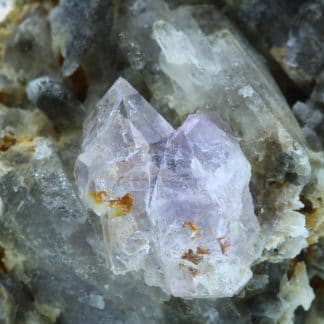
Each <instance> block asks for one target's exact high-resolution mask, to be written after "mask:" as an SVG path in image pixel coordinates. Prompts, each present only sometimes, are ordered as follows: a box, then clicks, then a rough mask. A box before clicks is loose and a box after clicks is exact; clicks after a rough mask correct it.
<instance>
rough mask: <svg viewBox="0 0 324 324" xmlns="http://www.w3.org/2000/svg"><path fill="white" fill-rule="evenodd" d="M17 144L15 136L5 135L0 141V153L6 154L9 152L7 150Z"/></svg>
mask: <svg viewBox="0 0 324 324" xmlns="http://www.w3.org/2000/svg"><path fill="white" fill-rule="evenodd" d="M16 142H17V139H16V137H15V136H12V135H5V136H3V137H2V138H1V139H0V151H2V152H6V151H8V150H9V148H10V147H11V146H13V145H15V144H16Z"/></svg>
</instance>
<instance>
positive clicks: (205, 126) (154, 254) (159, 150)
mask: <svg viewBox="0 0 324 324" xmlns="http://www.w3.org/2000/svg"><path fill="white" fill-rule="evenodd" d="M75 175H76V179H77V185H78V187H79V191H80V194H81V198H82V199H83V201H84V202H85V203H86V205H87V206H88V207H89V208H91V209H93V210H94V211H95V213H96V214H97V215H99V216H100V217H101V220H102V225H103V232H104V237H105V247H106V251H107V257H108V261H109V265H110V267H111V269H112V271H113V272H114V273H115V274H123V273H126V272H129V271H138V270H143V273H144V278H145V281H146V283H147V284H149V285H152V286H159V287H161V288H162V289H163V290H164V291H165V292H166V293H168V294H172V295H174V296H180V297H184V298H193V297H223V296H232V295H233V294H235V293H237V292H238V291H239V290H240V289H241V288H242V287H243V286H244V285H245V283H246V282H247V281H248V280H249V279H250V277H251V271H250V266H251V264H252V262H253V261H254V260H255V258H256V251H255V243H256V240H257V237H258V232H259V225H258V222H257V219H256V217H255V214H254V208H253V202H252V198H251V194H250V191H249V181H250V176H251V171H250V164H249V162H248V161H247V159H246V158H245V156H244V154H243V152H242V151H241V149H240V146H239V144H238V143H237V141H236V140H235V139H234V138H233V137H232V136H231V135H230V134H229V133H228V131H227V130H226V129H225V127H224V126H222V125H221V124H220V123H219V122H218V121H217V120H214V117H213V116H207V115H205V114H202V113H196V114H193V115H190V116H189V117H188V118H187V119H186V121H185V122H184V123H183V125H182V126H181V127H179V128H178V129H177V130H174V129H173V128H172V126H171V125H170V124H169V123H168V122H167V121H166V120H165V119H164V118H163V117H162V116H161V115H159V114H158V113H157V112H156V111H155V110H154V108H153V107H152V106H151V105H150V104H149V103H148V102H146V101H145V100H144V99H143V98H142V97H141V96H140V94H139V93H138V92H137V91H136V90H135V89H134V88H133V87H132V86H131V85H130V84H129V83H128V82H127V81H125V80H124V79H122V78H119V79H118V80H117V81H116V83H115V84H114V85H113V86H112V88H111V89H110V90H109V91H108V92H107V94H106V95H105V96H104V97H103V98H102V99H101V101H100V102H99V103H98V105H97V108H96V110H94V111H93V112H92V113H91V114H90V116H89V117H88V119H87V120H86V122H85V127H84V140H83V152H82V153H81V154H80V156H79V157H78V159H77V162H76V167H75Z"/></svg>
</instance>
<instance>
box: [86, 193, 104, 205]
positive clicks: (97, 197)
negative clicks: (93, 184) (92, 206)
mask: <svg viewBox="0 0 324 324" xmlns="http://www.w3.org/2000/svg"><path fill="white" fill-rule="evenodd" d="M88 195H89V197H90V198H91V199H92V200H93V201H94V202H95V203H96V204H98V205H101V204H103V202H104V201H105V199H106V198H107V196H108V195H107V192H106V191H89V193H88Z"/></svg>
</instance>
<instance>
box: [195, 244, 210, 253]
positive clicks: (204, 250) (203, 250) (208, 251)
mask: <svg viewBox="0 0 324 324" xmlns="http://www.w3.org/2000/svg"><path fill="white" fill-rule="evenodd" d="M196 253H197V254H210V250H209V249H205V248H203V247H200V246H198V247H197V250H196Z"/></svg>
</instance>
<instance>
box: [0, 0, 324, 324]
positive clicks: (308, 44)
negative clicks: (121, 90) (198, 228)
mask: <svg viewBox="0 0 324 324" xmlns="http://www.w3.org/2000/svg"><path fill="white" fill-rule="evenodd" d="M166 3H167V4H168V6H169V7H168V6H167V5H166V4H165V3H164V2H162V1H158V0H156V1H148V0H135V1H127V0H123V1H120V0H117V1H109V0H96V1H78V0H60V1H58V0H42V1H39V0H0V103H1V104H0V197H1V199H0V322H1V323H2V322H5V323H10V324H11V323H14V324H20V323H21V324H25V323H33V324H35V323H37V324H38V323H41V324H44V323H46V324H47V323H63V324H64V323H72V324H74V323H86V324H87V323H118V324H120V323H131V324H134V323H213V324H214V323H225V324H226V323H278V322H279V321H281V322H284V321H285V320H286V321H287V320H288V321H292V320H293V321H294V322H295V323H307V324H314V323H323V321H324V315H323V305H324V294H323V289H324V266H323V260H324V256H323V246H324V243H323V236H324V172H323V170H324V154H323V143H324V142H323V127H322V124H323V123H321V122H320V120H321V119H322V117H323V107H324V105H323V103H324V99H323V93H324V92H323V84H324V83H323V80H324V78H323V71H322V70H323V51H322V50H321V47H322V44H323V19H322V15H323V1H322V0H307V1H303V0H287V1H281V0H271V1H263V0H251V1H250V0H248V1H247V0H235V1H234V0H217V1H214V0H166ZM207 4H208V5H207ZM189 5H190V7H188V6H189ZM215 7H218V8H221V9H222V11H221V13H220V12H219V11H217V9H216V8H215ZM225 16H226V17H228V18H230V20H227V19H226V18H225ZM230 21H233V22H234V23H235V26H236V27H238V28H239V31H240V32H238V30H237V28H234V27H233V25H232V24H231V22H230ZM162 27H163V28H162ZM164 27H166V28H164ZM247 40H249V41H250V44H249V43H248V42H247ZM259 54H261V55H259ZM264 62H265V63H266V66H265V64H264ZM278 63H279V64H278ZM267 68H269V70H270V72H271V75H270V74H269V73H268V71H267ZM120 75H121V76H124V77H126V79H127V80H129V81H131V84H133V85H134V87H135V88H136V89H137V90H138V91H139V92H140V93H141V94H142V95H143V97H144V98H145V99H146V100H148V101H149V102H150V103H151V104H152V105H153V106H154V107H155V108H156V109H157V110H158V111H159V113H160V114H161V115H162V116H163V117H164V118H166V119H167V120H168V122H169V123H170V124H171V125H172V126H173V127H176V126H179V125H180V124H182V122H183V120H184V119H185V118H186V117H187V115H188V114H190V113H193V112H195V111H196V110H200V111H201V110H206V109H209V111H213V112H217V113H218V115H219V116H218V117H217V119H222V120H223V121H224V124H226V125H227V127H228V128H229V129H230V130H231V133H233V134H234V135H235V137H236V138H237V139H238V140H239V143H240V146H241V148H242V150H243V152H244V154H245V156H246V157H247V158H248V160H249V162H250V165H251V172H252V186H251V187H250V189H251V193H252V197H253V202H254V205H255V206H256V210H255V211H256V216H257V218H258V221H259V223H260V228H261V232H260V233H261V235H260V238H261V239H260V240H259V241H258V243H259V244H260V247H262V246H263V247H265V249H264V250H263V253H262V257H261V260H260V259H259V260H257V262H255V263H254V264H253V265H252V267H251V272H252V273H253V275H252V278H251V279H250V280H249V282H248V283H247V284H246V285H245V286H244V288H243V289H242V290H241V291H240V292H239V293H238V294H236V295H235V296H233V297H230V298H218V299H199V298H193V299H191V300H187V299H183V298H180V297H168V296H167V295H166V294H165V293H163V292H162V290H161V289H160V288H154V287H149V286H148V285H146V284H145V283H144V281H143V279H142V278H141V274H139V273H138V272H133V271H131V272H128V273H126V274H125V275H119V276H115V275H114V274H113V273H112V272H111V271H110V270H109V268H108V267H107V265H106V263H105V257H104V256H105V254H106V251H105V248H104V245H105V244H104V243H103V242H104V239H103V237H102V228H101V224H100V218H99V217H98V216H96V215H94V213H92V212H88V211H87V210H86V209H85V208H84V206H83V205H82V203H80V201H79V199H78V197H77V195H76V192H75V190H74V186H75V183H74V178H73V165H74V162H75V159H76V157H77V156H78V154H79V153H80V144H81V139H82V130H81V128H80V125H81V124H82V122H83V119H84V116H85V115H84V112H90V111H92V110H93V108H94V107H95V104H96V103H97V102H98V100H99V98H101V97H102V96H103V95H104V93H105V91H106V89H108V88H109V87H110V86H111V85H112V82H113V81H114V80H116V79H117V78H118V76H120ZM272 76H273V77H274V80H275V81H276V82H274V81H273V79H272ZM276 84H278V85H279V87H280V89H281V90H282V91H283V94H284V97H283V96H282V95H281V94H280V91H278V87H277V85H276ZM251 89H252V90H251ZM26 90H27V91H26ZM249 95H250V96H249ZM286 99H287V101H288V103H289V105H290V106H291V107H292V108H293V109H292V112H293V113H294V114H295V116H296V117H297V120H298V122H299V125H297V124H296V122H295V120H294V117H293V115H292V114H291V111H290V109H289V107H287V104H286V102H285V100H286ZM297 101H298V102H297ZM2 104H4V105H5V106H3V105H2ZM35 106H37V107H38V108H39V110H38V109H36V108H35ZM17 107H18V108H17ZM42 112H45V113H46V114H47V117H48V118H47V117H45V116H44V114H43V113H42ZM172 132H173V130H172ZM303 137H305V139H306V140H304V139H303ZM314 151H316V152H314ZM303 247H305V248H303ZM193 252H196V251H193ZM297 253H298V255H297V256H296V258H293V256H294V255H296V254H297ZM262 260H264V261H262ZM304 263H305V265H306V267H304V265H303V264H304ZM306 271H307V273H306ZM310 287H311V289H312V290H313V292H314V294H315V299H314V300H313V302H312V305H311V307H310V309H309V310H306V309H307V308H308V306H309V303H310V302H311V299H312V293H311V289H310Z"/></svg>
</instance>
